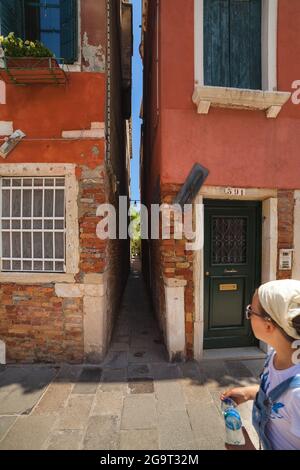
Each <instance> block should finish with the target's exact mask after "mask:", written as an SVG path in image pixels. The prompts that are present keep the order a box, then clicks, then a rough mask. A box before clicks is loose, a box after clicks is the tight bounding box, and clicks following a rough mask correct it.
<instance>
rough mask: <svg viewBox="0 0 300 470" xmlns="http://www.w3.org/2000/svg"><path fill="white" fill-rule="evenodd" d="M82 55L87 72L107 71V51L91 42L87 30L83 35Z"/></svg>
mask: <svg viewBox="0 0 300 470" xmlns="http://www.w3.org/2000/svg"><path fill="white" fill-rule="evenodd" d="M82 56H83V59H84V62H85V65H84V64H83V67H82V68H83V70H84V71H85V72H105V51H104V48H103V47H102V46H101V44H99V46H93V45H91V44H89V38H88V35H87V32H85V33H84V35H83V43H82Z"/></svg>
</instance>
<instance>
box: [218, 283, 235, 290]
mask: <svg viewBox="0 0 300 470" xmlns="http://www.w3.org/2000/svg"><path fill="white" fill-rule="evenodd" d="M219 288H220V291H229V290H230V291H232V290H238V285H237V284H220V286H219Z"/></svg>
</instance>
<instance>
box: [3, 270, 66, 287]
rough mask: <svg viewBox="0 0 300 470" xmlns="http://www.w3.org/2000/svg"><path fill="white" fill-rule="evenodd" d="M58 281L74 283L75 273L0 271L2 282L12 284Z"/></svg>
mask: <svg viewBox="0 0 300 470" xmlns="http://www.w3.org/2000/svg"><path fill="white" fill-rule="evenodd" d="M56 282H65V283H74V282H75V277H74V274H65V273H61V274H59V273H53V274H52V273H12V272H10V273H0V283H2V284H3V283H10V284H51V283H56Z"/></svg>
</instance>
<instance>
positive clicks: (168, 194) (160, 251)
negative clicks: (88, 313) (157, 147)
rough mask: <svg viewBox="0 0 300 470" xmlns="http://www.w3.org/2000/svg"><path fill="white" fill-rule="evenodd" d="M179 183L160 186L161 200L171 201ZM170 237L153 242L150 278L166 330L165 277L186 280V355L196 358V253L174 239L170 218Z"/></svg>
mask: <svg viewBox="0 0 300 470" xmlns="http://www.w3.org/2000/svg"><path fill="white" fill-rule="evenodd" d="M179 189H180V185H173V184H166V185H163V186H162V187H161V199H162V201H161V203H166V204H170V203H172V201H173V199H174V197H175V195H176V194H177V193H178V191H179ZM170 232H171V239H170V240H162V239H160V240H159V241H152V242H151V273H152V274H151V278H152V298H153V304H154V308H155V311H156V314H157V316H158V318H159V323H160V326H161V328H162V329H163V331H164V332H165V331H166V327H165V325H166V319H165V314H166V312H165V296H164V281H163V278H164V277H165V278H166V277H167V278H175V279H184V280H186V281H187V286H186V287H185V312H186V315H185V336H186V347H187V350H186V354H187V357H188V358H192V357H193V347H194V326H193V321H194V312H195V307H194V282H193V260H194V253H193V252H191V251H186V249H185V245H186V240H175V239H174V238H173V235H172V234H173V233H174V223H173V221H171V230H170Z"/></svg>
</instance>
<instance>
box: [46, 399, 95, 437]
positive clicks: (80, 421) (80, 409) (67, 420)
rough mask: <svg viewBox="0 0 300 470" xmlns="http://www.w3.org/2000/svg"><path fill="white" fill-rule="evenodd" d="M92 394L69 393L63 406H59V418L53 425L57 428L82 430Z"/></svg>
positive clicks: (88, 411) (87, 415) (89, 409)
mask: <svg viewBox="0 0 300 470" xmlns="http://www.w3.org/2000/svg"><path fill="white" fill-rule="evenodd" d="M93 400H94V396H90V395H86V396H84V395H71V397H70V398H69V400H68V402H67V405H66V407H65V408H61V410H60V414H59V419H58V421H57V423H56V425H55V428H56V429H58V430H66V429H72V430H76V429H79V430H82V429H84V428H85V426H86V424H87V422H88V419H89V415H90V411H91V407H92V404H93Z"/></svg>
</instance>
